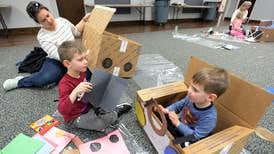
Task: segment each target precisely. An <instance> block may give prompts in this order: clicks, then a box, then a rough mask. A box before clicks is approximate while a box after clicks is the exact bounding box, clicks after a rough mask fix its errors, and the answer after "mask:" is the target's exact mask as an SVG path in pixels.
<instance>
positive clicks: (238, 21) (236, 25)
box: [230, 12, 245, 39]
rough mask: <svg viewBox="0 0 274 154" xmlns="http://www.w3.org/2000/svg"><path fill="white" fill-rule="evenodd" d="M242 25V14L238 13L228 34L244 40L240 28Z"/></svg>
mask: <svg viewBox="0 0 274 154" xmlns="http://www.w3.org/2000/svg"><path fill="white" fill-rule="evenodd" d="M242 23H243V13H241V12H238V14H237V15H236V18H235V19H234V20H233V21H232V29H231V31H230V34H231V35H232V36H234V37H237V38H240V39H244V38H245V35H244V31H243V28H242Z"/></svg>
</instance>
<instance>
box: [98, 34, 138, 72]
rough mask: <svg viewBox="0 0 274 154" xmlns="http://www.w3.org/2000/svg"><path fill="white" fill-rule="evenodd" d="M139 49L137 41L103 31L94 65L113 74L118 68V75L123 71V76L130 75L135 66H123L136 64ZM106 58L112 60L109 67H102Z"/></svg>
mask: <svg viewBox="0 0 274 154" xmlns="http://www.w3.org/2000/svg"><path fill="white" fill-rule="evenodd" d="M121 38H122V39H121ZM140 49H141V45H140V44H139V43H136V42H134V41H131V40H128V39H126V38H123V37H120V36H118V35H115V34H111V33H109V32H104V34H103V35H102V41H101V49H100V52H99V55H98V59H97V65H96V66H97V67H98V68H101V69H105V70H107V71H109V72H113V74H115V72H116V71H115V70H116V69H119V72H118V74H119V75H121V73H123V77H130V76H132V75H133V74H135V70H136V67H131V68H130V69H129V70H126V68H125V67H123V66H126V65H127V64H130V65H131V66H136V64H137V61H138V56H139V54H140ZM106 59H111V60H112V65H111V67H104V61H105V60H106Z"/></svg>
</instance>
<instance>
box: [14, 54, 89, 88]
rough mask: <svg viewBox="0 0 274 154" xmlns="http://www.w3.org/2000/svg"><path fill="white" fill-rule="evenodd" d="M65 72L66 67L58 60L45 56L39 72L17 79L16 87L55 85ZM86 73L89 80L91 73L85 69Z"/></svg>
mask: <svg viewBox="0 0 274 154" xmlns="http://www.w3.org/2000/svg"><path fill="white" fill-rule="evenodd" d="M66 72H67V69H66V68H65V67H64V66H63V64H62V63H61V62H60V61H58V60H55V59H51V58H46V60H45V61H44V63H43V65H42V67H41V69H40V70H39V72H36V73H33V74H31V75H30V76H28V77H24V78H23V79H21V80H19V82H18V88H24V87H44V86H47V85H57V84H58V83H59V81H60V80H61V79H62V77H63V76H64V75H65V74H66ZM86 75H87V79H88V80H90V78H91V73H90V71H89V70H87V73H86Z"/></svg>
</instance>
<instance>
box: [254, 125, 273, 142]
mask: <svg viewBox="0 0 274 154" xmlns="http://www.w3.org/2000/svg"><path fill="white" fill-rule="evenodd" d="M255 133H256V135H257V136H259V137H260V138H262V139H264V140H266V141H270V142H274V134H273V133H272V132H271V131H269V130H268V129H266V128H263V127H257V128H256V129H255Z"/></svg>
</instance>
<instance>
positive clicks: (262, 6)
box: [225, 0, 274, 20]
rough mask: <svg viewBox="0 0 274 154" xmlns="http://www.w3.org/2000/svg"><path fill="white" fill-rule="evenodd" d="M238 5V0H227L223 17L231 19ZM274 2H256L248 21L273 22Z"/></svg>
mask: <svg viewBox="0 0 274 154" xmlns="http://www.w3.org/2000/svg"><path fill="white" fill-rule="evenodd" d="M238 4H239V0H228V5H227V10H226V12H225V17H229V18H230V17H231V16H232V13H233V12H234V10H235V9H237V6H238ZM273 6H274V0H256V3H255V4H254V7H253V10H252V12H251V15H250V20H274V9H273Z"/></svg>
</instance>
